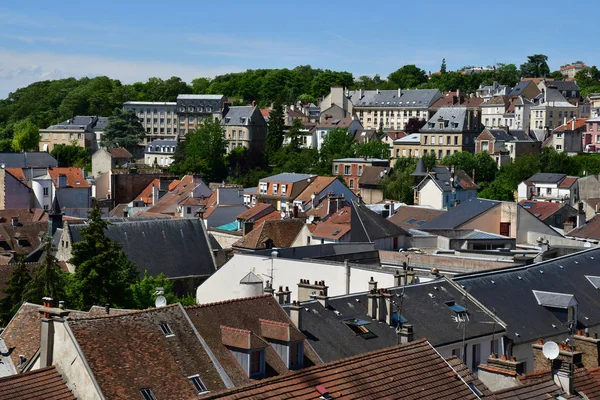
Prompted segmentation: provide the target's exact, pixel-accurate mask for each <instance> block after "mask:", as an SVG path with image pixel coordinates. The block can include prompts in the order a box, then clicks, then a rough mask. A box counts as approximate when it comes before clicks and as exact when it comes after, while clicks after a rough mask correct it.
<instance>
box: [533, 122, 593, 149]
mask: <svg viewBox="0 0 600 400" xmlns="http://www.w3.org/2000/svg"><path fill="white" fill-rule="evenodd" d="M565 119H566V118H565ZM586 121H587V120H586V118H573V119H571V120H569V121H565V123H564V124H562V125H561V126H559V127H557V128H556V129H554V130H553V131H552V133H551V134H550V136H549V137H548V139H546V141H545V142H544V144H543V146H544V147H552V148H554V149H555V150H556V151H558V152H563V151H564V152H566V153H567V154H569V155H575V154H577V153H581V152H582V151H583V142H584V141H585V135H584V134H585V130H586ZM582 137H583V138H584V139H583V140H582Z"/></svg>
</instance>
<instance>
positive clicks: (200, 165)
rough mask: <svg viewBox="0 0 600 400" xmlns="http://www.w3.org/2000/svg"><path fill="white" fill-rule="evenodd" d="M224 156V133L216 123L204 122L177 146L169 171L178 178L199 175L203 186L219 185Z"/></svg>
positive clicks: (225, 144) (223, 171)
mask: <svg viewBox="0 0 600 400" xmlns="http://www.w3.org/2000/svg"><path fill="white" fill-rule="evenodd" d="M226 152H227V141H226V139H225V130H224V129H223V127H222V126H221V124H220V123H219V121H218V120H215V119H212V118H204V119H203V120H202V123H201V124H200V126H199V127H198V128H196V129H195V130H194V131H191V132H188V133H187V134H186V135H185V141H184V142H183V143H181V144H180V145H179V146H177V149H176V150H175V157H174V162H173V164H172V165H171V170H172V171H173V172H174V173H177V174H179V175H183V174H186V173H196V174H201V175H202V176H203V179H204V180H205V181H207V182H221V181H222V180H223V179H225V178H226V177H227V165H226V164H225V153H226Z"/></svg>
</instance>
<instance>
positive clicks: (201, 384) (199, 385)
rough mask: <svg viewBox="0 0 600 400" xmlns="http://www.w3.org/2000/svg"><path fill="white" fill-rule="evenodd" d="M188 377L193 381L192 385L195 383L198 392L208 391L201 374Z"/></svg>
mask: <svg viewBox="0 0 600 400" xmlns="http://www.w3.org/2000/svg"><path fill="white" fill-rule="evenodd" d="M188 379H189V380H190V381H191V382H192V385H194V388H195V389H196V391H197V392H198V394H204V393H208V388H207V387H206V385H205V384H204V382H202V381H201V380H200V376H199V375H194V376H190V377H188Z"/></svg>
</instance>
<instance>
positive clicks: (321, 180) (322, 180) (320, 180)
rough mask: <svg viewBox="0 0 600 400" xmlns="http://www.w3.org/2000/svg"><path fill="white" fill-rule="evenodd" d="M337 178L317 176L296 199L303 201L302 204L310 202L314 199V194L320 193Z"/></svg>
mask: <svg viewBox="0 0 600 400" xmlns="http://www.w3.org/2000/svg"><path fill="white" fill-rule="evenodd" d="M336 179H337V178H336V177H332V176H317V177H316V178H315V179H314V180H313V181H312V182H311V183H310V185H308V186H307V187H306V189H304V190H303V191H302V192H301V193H300V194H299V195H298V197H296V198H295V199H294V201H301V202H302V204H304V203H308V202H309V201H311V200H312V197H311V196H312V194H313V193H316V194H317V195H318V194H320V193H321V192H322V191H323V190H325V189H326V188H327V186H329V185H331V184H332V183H333V182H334V181H335V180H336Z"/></svg>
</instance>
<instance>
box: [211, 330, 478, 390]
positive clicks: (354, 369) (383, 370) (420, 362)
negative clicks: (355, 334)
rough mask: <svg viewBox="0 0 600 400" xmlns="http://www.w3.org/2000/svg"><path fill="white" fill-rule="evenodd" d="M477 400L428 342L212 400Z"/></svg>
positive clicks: (363, 356) (360, 357)
mask: <svg viewBox="0 0 600 400" xmlns="http://www.w3.org/2000/svg"><path fill="white" fill-rule="evenodd" d="M325 393H328V394H329V395H330V396H331V398H333V399H347V400H351V399H375V398H377V399H385V398H400V397H401V398H402V399H403V400H412V399H430V400H436V399H445V400H453V399H476V398H477V396H476V395H475V394H474V393H473V392H472V391H471V389H470V388H469V386H468V385H467V384H465V382H464V381H463V380H461V379H460V377H459V375H458V374H457V372H456V371H454V370H453V369H452V368H451V367H450V366H449V365H448V364H447V363H446V361H445V360H444V359H443V358H441V357H440V355H439V354H438V353H437V352H436V351H435V349H434V348H433V347H432V346H431V345H430V344H429V343H428V342H427V341H425V340H418V341H415V342H412V343H410V344H406V345H401V346H395V347H390V348H386V349H383V350H376V351H373V352H369V353H365V354H361V355H358V356H354V357H348V358H345V359H342V360H338V361H334V362H329V363H326V364H320V365H316V366H314V367H310V368H306V369H303V370H300V371H297V372H294V373H290V374H287V375H284V376H281V377H275V378H272V379H267V380H264V381H261V382H259V383H257V384H254V385H249V386H244V387H240V388H235V389H231V390H228V391H224V392H222V393H216V394H213V395H209V396H207V398H210V399H238V400H239V399H259V398H261V399H264V398H273V399H276V398H278V399H283V398H288V399H291V398H293V399H296V400H304V399H319V398H321V396H322V395H323V394H325Z"/></svg>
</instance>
